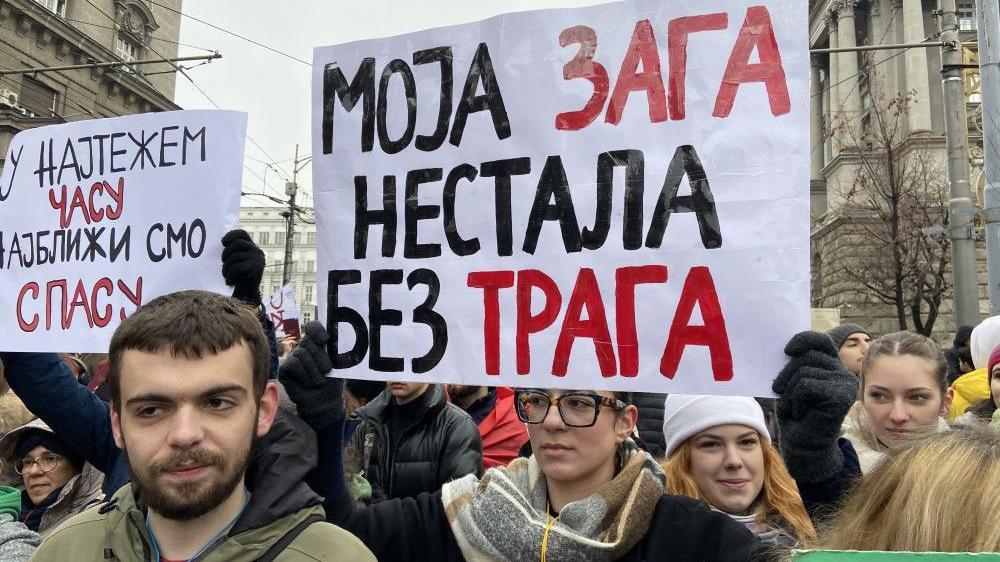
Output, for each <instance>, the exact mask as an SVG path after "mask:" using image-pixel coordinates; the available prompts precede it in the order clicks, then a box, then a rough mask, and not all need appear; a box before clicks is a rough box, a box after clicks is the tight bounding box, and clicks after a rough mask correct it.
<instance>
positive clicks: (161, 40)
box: [63, 18, 215, 53]
mask: <svg viewBox="0 0 1000 562" xmlns="http://www.w3.org/2000/svg"><path fill="white" fill-rule="evenodd" d="M63 21H66V22H70V23H79V24H83V25H89V26H92V27H97V28H100V29H111V30H114V31H118V28H117V27H113V26H110V25H101V24H99V23H93V22H89V21H84V20H74V19H70V18H63ZM150 40H152V41H160V42H163V43H170V44H171V45H179V46H181V47H187V48H189V49H198V50H200V51H206V52H209V53H212V52H215V49H209V48H207V47H199V46H197V45H189V44H187V43H181V42H179V41H172V40H170V39H164V38H162V37H150Z"/></svg>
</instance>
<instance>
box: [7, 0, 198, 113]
mask: <svg viewBox="0 0 1000 562" xmlns="http://www.w3.org/2000/svg"><path fill="white" fill-rule="evenodd" d="M5 8H7V9H5ZM8 17H12V18H16V19H22V20H23V19H24V18H30V19H31V20H34V22H35V23H36V24H37V27H38V29H34V30H33V31H34V32H35V34H36V35H37V36H38V38H39V41H38V42H39V43H41V44H54V48H55V49H56V51H57V52H58V51H59V50H63V51H64V53H65V52H69V53H70V54H72V56H73V59H74V60H76V61H79V63H86V62H113V61H116V60H119V58H118V57H117V56H116V55H115V54H114V52H112V51H111V50H110V49H108V48H107V47H105V46H104V45H101V44H100V43H98V42H97V41H95V40H94V39H93V38H92V37H90V36H89V35H87V34H85V33H84V32H82V31H80V30H79V29H77V28H76V27H74V26H72V25H70V24H69V23H67V22H66V21H65V20H64V19H63V18H62V17H60V16H59V15H58V14H54V13H52V12H51V11H49V10H47V9H46V8H45V7H43V6H41V5H39V4H38V3H37V2H34V0H0V20H3V19H6V18H8ZM19 25H20V26H21V27H22V29H24V28H26V29H29V30H31V29H30V28H31V27H32V26H31V24H30V23H29V22H23V23H20V22H19ZM92 72H94V73H97V74H98V75H99V76H103V78H105V79H107V81H109V82H111V84H112V87H113V88H114V87H118V88H124V89H127V90H128V91H129V92H133V93H135V94H136V95H138V96H139V97H141V98H142V99H143V100H145V101H146V102H147V103H148V104H149V105H150V107H149V108H148V109H145V108H144V109H143V111H149V110H152V111H156V110H159V111H164V110H175V109H181V107H180V106H179V105H177V104H175V103H174V102H173V100H171V99H169V98H167V97H166V96H164V95H163V94H162V93H160V91H159V90H157V89H156V88H155V87H154V86H153V85H152V84H150V83H148V82H146V81H145V80H142V79H140V78H138V77H137V76H135V75H132V74H130V73H128V72H122V71H113V70H112V71H105V70H102V69H93V70H92ZM126 95H127V94H126Z"/></svg>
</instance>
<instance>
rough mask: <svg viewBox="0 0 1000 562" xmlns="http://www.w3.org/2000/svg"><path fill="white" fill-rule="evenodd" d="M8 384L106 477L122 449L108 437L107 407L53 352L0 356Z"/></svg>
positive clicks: (109, 421)
mask: <svg viewBox="0 0 1000 562" xmlns="http://www.w3.org/2000/svg"><path fill="white" fill-rule="evenodd" d="M0 361H3V364H4V371H5V375H6V377H7V383H8V384H9V385H10V388H11V390H13V391H14V394H16V395H17V396H18V398H20V399H21V401H22V402H24V405H25V406H26V407H27V408H28V409H29V410H31V412H32V413H33V414H35V415H36V416H38V417H39V418H41V420H42V421H44V422H45V423H46V424H47V425H48V426H49V427H50V428H51V429H52V431H53V432H55V434H56V435H58V436H59V437H60V438H62V439H63V440H64V441H65V442H66V443H68V444H69V445H70V446H71V447H73V449H74V450H75V451H76V452H77V453H78V454H79V455H80V456H81V457H83V458H84V459H86V461H87V462H89V463H90V464H92V465H93V466H94V467H95V468H97V469H98V470H100V471H101V472H104V473H107V472H108V471H109V469H110V468H111V466H112V465H113V464H114V463H115V462H116V461H117V460H118V457H119V455H121V450H120V449H119V448H118V446H117V445H115V441H114V437H113V436H112V434H111V418H110V415H109V411H110V407H109V406H108V404H107V403H106V402H104V401H103V400H101V399H100V398H98V397H97V396H95V395H94V393H92V392H91V391H90V390H88V389H87V387H85V386H83V385H82V384H80V382H79V381H77V380H76V377H74V376H73V373H71V372H70V370H69V367H67V366H66V364H65V363H63V362H62V359H60V358H59V355H57V354H55V353H14V352H0Z"/></svg>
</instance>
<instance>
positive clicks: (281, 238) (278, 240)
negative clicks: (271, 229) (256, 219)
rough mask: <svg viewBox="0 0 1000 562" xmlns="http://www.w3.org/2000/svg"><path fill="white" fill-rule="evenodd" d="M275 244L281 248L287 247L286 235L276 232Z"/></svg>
mask: <svg viewBox="0 0 1000 562" xmlns="http://www.w3.org/2000/svg"><path fill="white" fill-rule="evenodd" d="M274 243H275V244H277V245H279V246H284V245H285V233H284V232H275V233H274Z"/></svg>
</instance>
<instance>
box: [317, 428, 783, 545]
mask: <svg viewBox="0 0 1000 562" xmlns="http://www.w3.org/2000/svg"><path fill="white" fill-rule="evenodd" d="M343 424H344V421H343V420H336V421H333V422H332V423H329V424H324V425H322V426H314V429H315V430H316V439H317V441H318V444H319V457H320V459H319V464H318V465H317V468H316V476H317V478H316V480H315V482H313V484H312V486H313V489H315V490H316V492H317V493H319V494H320V495H322V496H324V497H325V498H326V500H325V501H324V503H323V506H324V507H325V508H326V517H327V521H329V522H330V523H333V524H335V525H338V526H340V527H342V528H344V529H346V530H347V531H349V532H350V533H353V534H354V535H355V536H357V537H358V538H359V539H361V542H363V543H364V544H365V546H367V547H368V548H369V549H370V550H371V551H372V552H373V553H374V554H375V557H376V558H378V560H379V561H380V562H423V561H425V560H434V561H435V562H464V561H465V558H464V557H463V556H462V552H461V550H460V549H459V547H458V543H457V542H455V535H454V534H452V532H451V527H450V526H449V525H448V517H447V515H446V514H445V510H444V504H443V503H442V501H441V492H440V491H438V492H435V493H433V494H429V493H423V494H420V495H419V496H417V497H413V498H396V499H390V500H386V501H383V502H380V503H376V504H372V505H370V506H357V505H355V504H354V502H353V501H352V500H351V497H350V494H349V493H348V492H347V489H346V487H345V486H344V472H343V466H342V464H341V457H340V452H341V451H342V439H343V434H344V430H343ZM539 546H540V545H539ZM768 559H769V556H768V550H767V548H766V546H765V545H764V544H763V543H761V542H760V541H759V540H758V539H757V538H756V537H754V536H753V535H752V534H751V533H750V532H749V531H747V529H746V528H745V527H744V526H743V525H740V524H739V523H736V522H735V521H733V520H732V519H731V518H730V517H728V516H726V515H723V514H722V513H719V512H716V511H712V510H711V509H709V507H708V505H707V504H705V503H704V502H701V501H697V500H693V499H691V498H687V497H681V496H662V497H661V498H660V500H659V503H657V505H656V510H655V511H654V512H653V516H652V519H651V521H650V525H649V530H648V531H647V532H646V535H645V536H644V537H643V538H642V540H641V541H640V542H639V544H637V545H635V546H634V547H633V548H632V549H631V550H629V551H628V552H627V553H625V556H624V557H622V558H621V560H623V561H625V562H687V561H691V562H695V561H713V562H714V561H719V562H728V561H732V562H743V561H746V560H768Z"/></svg>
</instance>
